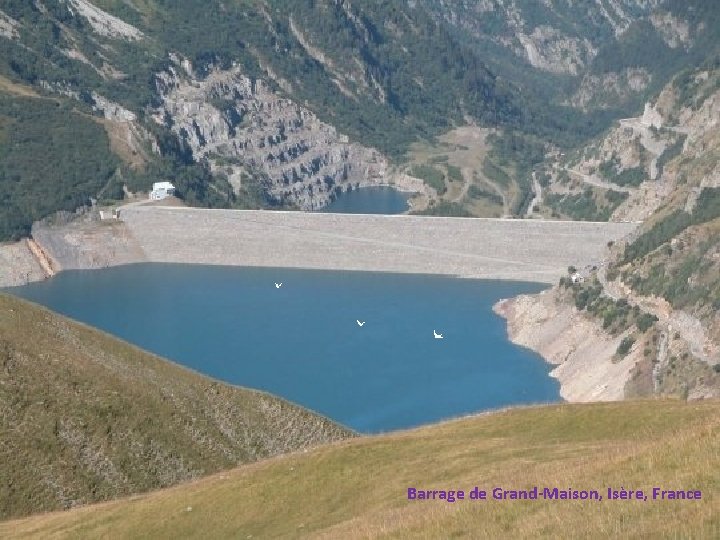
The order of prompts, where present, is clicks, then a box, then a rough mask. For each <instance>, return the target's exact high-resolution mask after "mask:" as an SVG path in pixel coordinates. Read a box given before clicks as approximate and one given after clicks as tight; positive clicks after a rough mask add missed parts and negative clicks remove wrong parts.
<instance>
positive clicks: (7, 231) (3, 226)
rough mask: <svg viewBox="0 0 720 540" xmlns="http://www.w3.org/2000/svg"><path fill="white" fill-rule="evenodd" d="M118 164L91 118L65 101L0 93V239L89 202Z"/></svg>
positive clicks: (19, 234) (21, 233) (26, 231)
mask: <svg viewBox="0 0 720 540" xmlns="http://www.w3.org/2000/svg"><path fill="white" fill-rule="evenodd" d="M119 165H120V161H119V159H118V158H117V157H116V156H115V155H113V154H112V152H111V151H110V146H109V142H108V137H107V135H106V133H105V130H104V128H103V126H102V125H101V124H100V123H98V122H96V121H95V119H93V118H92V117H91V116H88V115H87V114H84V113H82V112H80V111H78V110H76V109H75V108H74V107H72V106H71V105H70V104H69V103H67V102H64V101H52V100H47V99H41V98H32V97H20V96H9V95H6V94H3V93H0V206H2V211H0V241H2V240H6V239H17V238H20V237H23V236H27V235H28V234H29V232H30V227H31V225H32V223H33V221H35V220H38V219H40V218H43V217H45V216H47V215H48V214H50V213H51V212H54V211H56V210H68V211H74V210H75V209H76V208H78V207H79V206H83V205H85V204H88V203H89V200H90V198H91V197H97V196H98V194H99V193H100V192H101V190H102V189H103V188H104V187H105V186H106V185H107V184H109V183H112V182H113V176H114V174H115V172H116V170H117V169H118V167H119Z"/></svg>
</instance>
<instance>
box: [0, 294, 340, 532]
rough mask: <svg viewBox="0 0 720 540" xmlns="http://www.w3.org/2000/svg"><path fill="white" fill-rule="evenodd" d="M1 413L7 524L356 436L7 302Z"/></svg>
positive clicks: (1, 494)
mask: <svg viewBox="0 0 720 540" xmlns="http://www.w3.org/2000/svg"><path fill="white" fill-rule="evenodd" d="M0 410H2V411H3V413H2V415H0V433H2V437H1V438H0V519H7V518H10V517H16V516H22V515H27V514H31V513H37V512H45V511H49V510H57V509H62V508H67V507H69V506H74V505H77V504H82V503H90V502H95V501H102V500H108V499H112V498H117V497H122V496H127V495H130V494H134V493H140V492H145V491H149V490H152V489H157V488H160V487H167V486H171V485H174V484H178V483H180V482H184V481H187V480H191V479H195V478H198V477H199V476H202V475H207V474H211V473H213V472H216V471H220V470H224V469H228V468H230V467H235V466H237V465H238V464H240V463H247V462H252V461H256V460H258V459H261V458H265V457H268V456H272V455H276V454H278V453H282V452H288V451H293V450H298V449H300V448H306V447H308V446H312V445H316V444H319V443H324V442H328V441H332V440H337V439H342V438H346V437H348V436H350V435H351V433H350V432H349V431H348V430H346V429H344V428H342V427H340V426H338V425H336V424H334V423H333V422H330V421H329V420H327V419H324V418H322V417H320V416H318V415H316V414H313V413H311V412H309V411H307V410H305V409H302V408H301V407H298V406H295V405H293V404H290V403H288V402H286V401H284V400H282V399H278V398H275V397H273V396H270V395H268V394H265V393H263V392H257V391H253V390H247V389H243V388H238V387H234V386H230V385H227V384H223V383H220V382H217V381H214V380H212V379H209V378H207V377H203V376H200V375H198V374H196V373H194V372H191V371H189V370H187V369H184V368H181V367H179V366H176V365H174V364H172V363H170V362H167V361H165V360H163V359H161V358H158V357H156V356H154V355H151V354H149V353H146V352H143V351H141V350H139V349H137V348H136V347H133V346H131V345H128V344H127V343H124V342H122V341H120V340H118V339H115V338H112V337H110V336H108V335H106V334H104V333H102V332H99V331H97V330H93V329H91V328H89V327H87V326H84V325H81V324H78V323H75V322H72V321H70V320H68V319H66V318H64V317H61V316H59V315H55V314H53V313H51V312H49V311H47V310H45V309H43V308H40V307H37V306H35V305H33V304H30V303H28V302H25V301H22V300H19V299H16V298H14V297H10V296H7V295H0ZM0 536H5V534H3V533H0Z"/></svg>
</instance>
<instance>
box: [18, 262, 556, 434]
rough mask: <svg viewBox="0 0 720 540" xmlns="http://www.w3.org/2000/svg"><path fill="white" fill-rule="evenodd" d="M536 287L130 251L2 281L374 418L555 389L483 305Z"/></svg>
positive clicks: (259, 381) (422, 414)
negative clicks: (222, 262)
mask: <svg viewBox="0 0 720 540" xmlns="http://www.w3.org/2000/svg"><path fill="white" fill-rule="evenodd" d="M275 282H278V283H280V282H282V287H280V288H279V289H278V288H276V286H275ZM543 287H544V286H543V285H538V284H532V283H518V282H501V281H479V280H463V279H454V278H449V277H440V276H423V275H421V276H418V275H400V274H386V273H364V272H363V273H360V272H326V271H310V270H291V269H275V268H236V267H235V268H233V267H212V266H199V265H197V266H195V265H165V264H139V265H130V266H123V267H117V268H110V269H107V270H97V271H70V272H63V273H61V274H60V275H58V276H56V277H55V278H53V279H51V280H49V281H46V282H42V283H35V284H31V285H28V286H25V287H20V288H14V289H10V292H12V293H13V294H17V295H19V296H22V297H25V298H27V299H30V300H33V301H35V302H38V303H40V304H44V305H46V306H48V307H50V308H51V309H53V310H56V311H58V312H60V313H63V314H65V315H68V316H70V317H72V318H75V319H77V320H80V321H83V322H85V323H88V324H90V325H92V326H95V327H98V328H101V329H103V330H106V331H108V332H110V333H112V334H115V335H116V336H119V337H121V338H123V339H125V340H127V341H130V342H132V343H135V344H137V345H138V346H140V347H142V348H144V349H147V350H150V351H152V352H155V353H157V354H159V355H162V356H164V357H167V358H170V359H172V360H174V361H176V362H178V363H180V364H183V365H185V366H187V367H190V368H192V369H195V370H197V371H199V372H202V373H204V374H207V375H209V376H212V377H216V378H218V379H222V380H224V381H227V382H230V383H233V384H238V385H242V386H248V387H253V388H259V389H263V390H267V391H269V392H272V393H274V394H277V395H279V396H282V397H285V398H287V399H289V400H292V401H294V402H297V403H300V404H302V405H304V406H306V407H308V408H310V409H313V410H316V411H319V412H321V413H323V414H325V415H327V416H329V417H330V418H333V419H335V420H337V421H339V422H341V423H343V424H345V425H348V426H350V427H352V428H354V429H356V430H358V431H362V432H379V431H387V430H392V429H397V428H405V427H410V426H416V425H419V424H424V423H428V422H433V421H437V420H440V419H443V418H448V417H453V416H458V415H462V414H466V413H471V412H476V411H481V410H487V409H492V408H497V407H502V406H506V405H511V404H521V403H538V402H551V401H558V400H559V399H560V398H559V394H558V391H559V388H558V384H557V382H556V381H555V380H554V379H552V378H550V377H549V376H548V372H549V370H550V367H549V366H548V365H547V364H546V363H545V362H543V360H542V359H541V358H540V357H539V356H538V355H536V354H534V353H533V352H531V351H529V350H527V349H523V348H521V347H517V346H515V345H513V344H512V343H510V342H509V341H508V340H507V337H506V329H505V323H504V321H503V320H502V319H501V318H499V317H498V316H496V315H495V314H494V313H493V312H492V309H491V308H492V305H493V304H494V303H495V302H496V301H497V300H498V299H500V298H505V297H508V296H513V295H516V294H521V293H530V292H537V291H539V290H541V289H542V288H543ZM357 319H359V320H360V321H365V325H364V326H363V327H360V326H358V324H357V322H356V320H357ZM433 330H436V331H437V332H439V333H442V334H443V336H444V339H434V337H433Z"/></svg>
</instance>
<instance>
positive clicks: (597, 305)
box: [560, 270, 658, 335]
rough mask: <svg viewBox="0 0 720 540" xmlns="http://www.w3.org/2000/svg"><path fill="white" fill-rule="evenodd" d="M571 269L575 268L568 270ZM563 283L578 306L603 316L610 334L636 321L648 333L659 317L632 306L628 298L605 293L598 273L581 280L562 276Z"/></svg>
mask: <svg viewBox="0 0 720 540" xmlns="http://www.w3.org/2000/svg"><path fill="white" fill-rule="evenodd" d="M568 273H570V274H573V273H574V272H570V271H569V270H568ZM560 287H561V289H563V290H566V291H569V292H570V297H571V299H572V301H573V303H574V304H575V307H576V308H577V309H579V310H580V311H587V313H589V314H591V315H592V316H594V317H596V318H598V319H600V320H602V325H603V328H604V329H605V330H607V331H608V332H609V333H610V334H613V335H618V334H621V333H623V332H625V331H626V330H628V329H630V328H631V327H632V326H633V325H635V326H636V327H637V328H638V330H640V332H642V333H645V332H647V331H648V330H649V329H650V328H652V327H653V325H654V324H655V323H656V322H657V320H658V319H657V317H656V316H655V315H652V314H649V313H644V312H642V311H641V310H640V308H639V307H638V306H630V304H628V302H627V300H625V299H620V300H615V299H613V298H610V297H609V296H605V295H603V294H602V293H603V287H602V285H601V284H600V282H599V281H598V280H597V278H595V277H593V278H592V279H591V280H587V281H584V282H578V283H573V282H572V280H571V279H570V278H569V277H563V278H561V279H560Z"/></svg>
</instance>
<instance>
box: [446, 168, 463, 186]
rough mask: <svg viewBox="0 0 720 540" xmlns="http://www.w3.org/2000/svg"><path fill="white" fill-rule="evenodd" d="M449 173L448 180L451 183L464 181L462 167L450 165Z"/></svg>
mask: <svg viewBox="0 0 720 540" xmlns="http://www.w3.org/2000/svg"><path fill="white" fill-rule="evenodd" d="M446 167H447V172H448V178H449V179H450V181H451V182H462V181H463V175H462V171H461V170H460V167H456V166H455V165H450V164H448V165H447V166H446Z"/></svg>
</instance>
